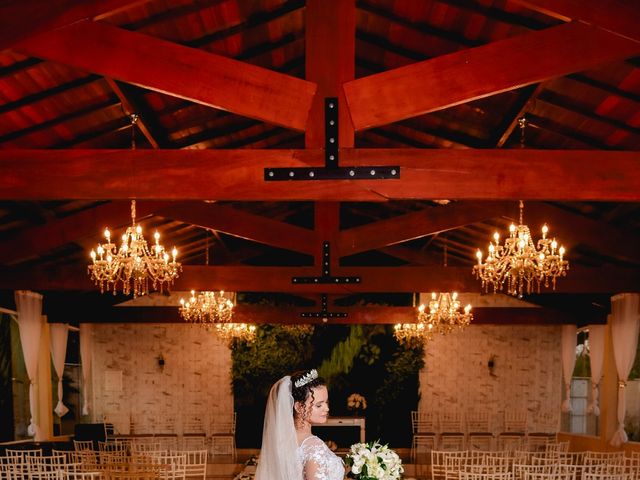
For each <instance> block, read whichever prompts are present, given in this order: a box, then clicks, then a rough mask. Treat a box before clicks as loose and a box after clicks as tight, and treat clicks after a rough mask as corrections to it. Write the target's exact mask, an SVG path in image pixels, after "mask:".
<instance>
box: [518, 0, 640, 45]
mask: <svg viewBox="0 0 640 480" xmlns="http://www.w3.org/2000/svg"><path fill="white" fill-rule="evenodd" d="M515 3H519V4H521V5H524V6H525V7H527V8H530V9H531V10H534V11H536V12H540V13H543V14H545V15H549V16H551V17H554V18H557V19H559V20H562V21H565V22H568V21H571V20H580V21H582V22H585V23H590V24H592V25H596V26H598V27H601V28H604V29H605V30H609V31H611V32H614V33H617V34H618V35H622V36H624V37H627V38H630V39H633V40H635V41H637V42H640V29H638V25H640V9H638V4H637V3H636V2H635V1H634V0H515Z"/></svg>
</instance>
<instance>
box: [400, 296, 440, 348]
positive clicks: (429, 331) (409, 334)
mask: <svg viewBox="0 0 640 480" xmlns="http://www.w3.org/2000/svg"><path fill="white" fill-rule="evenodd" d="M415 307H416V294H414V295H413V308H415ZM433 327H434V325H433V324H432V323H430V322H429V319H428V318H427V316H426V315H425V313H424V305H420V307H418V308H417V309H416V322H415V323H398V324H396V325H395V326H394V327H393V336H394V337H395V338H396V340H398V342H399V343H400V344H402V345H406V346H409V347H411V346H418V345H420V344H422V343H424V342H426V341H428V340H430V339H431V338H432V337H433V334H434V333H435V331H434V329H433Z"/></svg>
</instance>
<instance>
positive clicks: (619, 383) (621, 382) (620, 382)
mask: <svg viewBox="0 0 640 480" xmlns="http://www.w3.org/2000/svg"><path fill="white" fill-rule="evenodd" d="M626 386H627V382H625V381H624V380H620V381H618V388H626Z"/></svg>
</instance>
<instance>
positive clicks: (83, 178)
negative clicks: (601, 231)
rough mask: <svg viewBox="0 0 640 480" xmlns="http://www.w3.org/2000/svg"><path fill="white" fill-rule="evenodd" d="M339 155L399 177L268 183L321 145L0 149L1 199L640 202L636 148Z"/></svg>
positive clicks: (316, 153)
mask: <svg viewBox="0 0 640 480" xmlns="http://www.w3.org/2000/svg"><path fill="white" fill-rule="evenodd" d="M341 158H342V159H343V162H344V164H345V165H354V166H366V165H400V166H401V168H402V175H401V178H400V179H398V180H382V181H366V180H362V181H348V180H339V181H330V182H317V181H300V182H272V183H271V182H267V183H265V182H264V180H263V177H264V167H265V166H267V165H268V166H270V167H291V166H293V167H308V166H321V165H323V152H322V151H320V150H246V149H245V150H197V151H196V150H188V151H184V150H180V151H173V150H145V151H142V150H137V151H135V152H132V151H130V150H68V151H60V150H0V173H1V175H0V199H8V200H12V199H13V200H20V199H22V200H25V199H36V200H46V199H104V198H111V199H127V198H140V199H176V200H189V199H191V200H203V199H204V200H218V199H224V200H261V201H268V200H278V201H287V200H327V201H386V200H388V199H392V198H395V199H443V198H444V199H461V200H462V199H474V200H509V199H510V200H518V199H521V198H522V199H525V200H576V201H577V200H593V201H638V200H640V169H639V168H638V164H639V161H640V160H639V159H638V154H637V152H623V151H606V152H605V151H594V150H530V149H513V150H502V149H498V150H491V149H487V150H452V149H436V150H425V149H412V148H405V149H383V148H380V149H346V150H343V151H341ZM204 166H206V168H204ZM221 179H224V181H221Z"/></svg>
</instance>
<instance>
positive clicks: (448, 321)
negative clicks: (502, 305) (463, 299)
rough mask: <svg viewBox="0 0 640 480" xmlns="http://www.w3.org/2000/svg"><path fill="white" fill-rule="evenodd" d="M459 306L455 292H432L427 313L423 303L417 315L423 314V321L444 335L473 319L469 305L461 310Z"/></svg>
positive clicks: (462, 326)
mask: <svg viewBox="0 0 640 480" xmlns="http://www.w3.org/2000/svg"><path fill="white" fill-rule="evenodd" d="M460 307H461V304H460V301H459V300H458V293H457V292H453V293H449V292H445V293H439V294H436V293H435V292H432V293H431V301H430V302H429V313H427V312H426V309H425V307H424V305H420V307H419V309H418V311H419V313H418V316H419V317H420V316H424V317H425V320H424V321H425V323H427V324H428V325H431V328H432V330H433V331H434V332H436V333H440V334H442V335H446V334H447V333H451V332H453V331H454V330H461V329H463V328H465V327H467V326H469V324H470V323H471V321H472V320H473V314H472V313H471V305H467V306H466V307H464V310H462V311H461V310H460Z"/></svg>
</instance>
